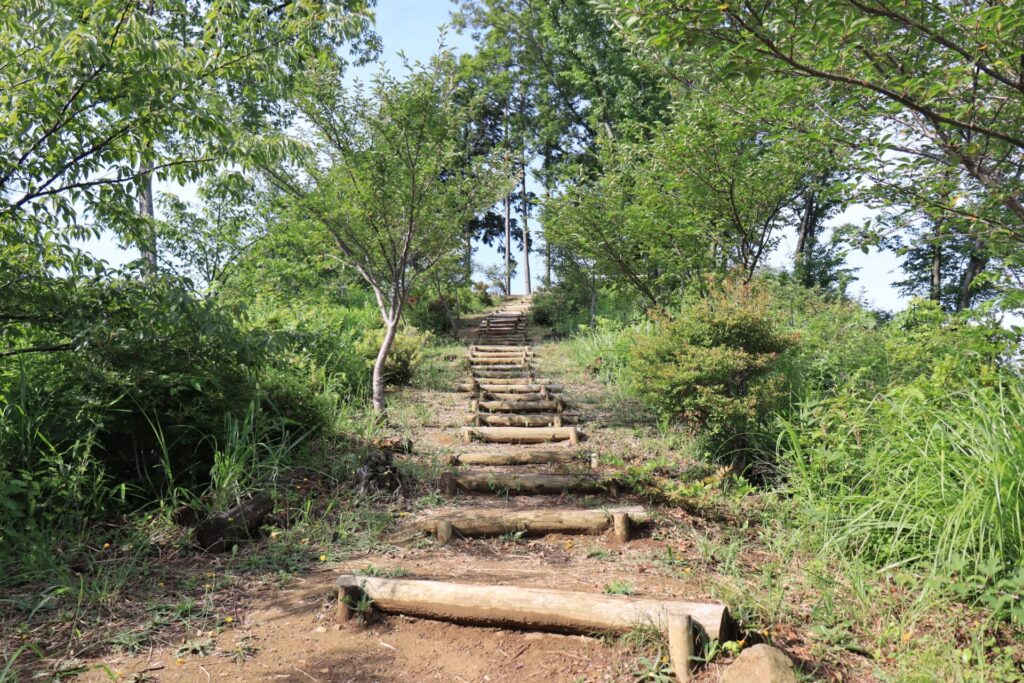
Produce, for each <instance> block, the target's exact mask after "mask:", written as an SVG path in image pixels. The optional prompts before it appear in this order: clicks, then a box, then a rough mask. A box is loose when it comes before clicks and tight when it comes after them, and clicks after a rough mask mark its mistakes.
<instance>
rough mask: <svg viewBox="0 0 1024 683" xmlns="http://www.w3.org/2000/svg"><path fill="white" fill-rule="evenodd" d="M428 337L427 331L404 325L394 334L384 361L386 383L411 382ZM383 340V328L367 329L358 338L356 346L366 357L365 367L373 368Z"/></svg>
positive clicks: (404, 383)
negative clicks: (360, 338) (359, 338)
mask: <svg viewBox="0 0 1024 683" xmlns="http://www.w3.org/2000/svg"><path fill="white" fill-rule="evenodd" d="M429 339H430V333H429V332H421V331H420V330H418V329H416V328H415V327H412V326H411V325H405V326H403V327H402V328H401V329H399V330H398V333H397V334H396V335H395V341H394V344H392V346H391V352H390V353H389V354H388V358H387V361H385V363H384V381H385V382H386V383H388V384H392V385H397V386H404V385H407V384H409V383H411V382H412V378H413V375H414V374H415V372H416V367H417V365H418V364H419V362H420V359H421V356H422V352H423V347H424V346H425V345H426V344H427V343H428V341H429ZM383 341H384V330H383V329H379V330H367V331H366V332H365V333H364V334H363V338H362V340H360V342H359V345H358V348H359V350H360V352H361V353H362V355H363V357H364V358H365V359H366V361H365V362H366V366H367V368H369V369H371V370H372V368H373V363H374V361H375V360H376V358H377V352H378V351H379V350H380V345H381V342H383Z"/></svg>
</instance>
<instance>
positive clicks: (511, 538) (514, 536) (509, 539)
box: [498, 529, 526, 544]
mask: <svg viewBox="0 0 1024 683" xmlns="http://www.w3.org/2000/svg"><path fill="white" fill-rule="evenodd" d="M525 536H526V532H525V531H524V530H522V529H518V530H510V531H506V532H505V533H503V534H502V535H501V536H499V537H498V538H499V539H500V540H501V541H503V542H505V543H516V544H519V543H522V542H523V539H524V537H525Z"/></svg>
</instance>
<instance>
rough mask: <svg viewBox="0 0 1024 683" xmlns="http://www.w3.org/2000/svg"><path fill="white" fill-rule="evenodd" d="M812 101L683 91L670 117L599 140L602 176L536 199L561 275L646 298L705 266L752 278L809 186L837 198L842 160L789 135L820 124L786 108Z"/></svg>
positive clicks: (782, 89) (786, 90) (762, 90)
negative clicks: (640, 134) (636, 137)
mask: <svg viewBox="0 0 1024 683" xmlns="http://www.w3.org/2000/svg"><path fill="white" fill-rule="evenodd" d="M814 97H816V95H815V94H814V93H811V92H807V91H805V90H801V89H799V88H798V87H794V86H792V85H791V84H790V85H787V84H785V83H778V82H774V81H771V82H769V81H765V82H761V83H757V84H753V85H749V84H737V83H732V84H724V85H716V86H709V87H705V88H702V89H699V90H693V91H687V96H686V97H680V98H679V99H678V101H677V102H676V105H675V107H674V108H673V114H674V116H673V118H672V120H671V121H670V122H668V123H665V124H662V125H659V126H657V127H654V128H653V129H652V130H651V131H650V135H649V136H647V137H645V138H644V139H643V140H641V141H628V140H627V141H619V140H616V141H611V140H609V141H606V144H605V145H603V146H602V147H601V148H600V152H601V156H600V159H601V163H602V167H603V173H602V174H601V175H599V176H597V177H596V178H580V179H579V181H578V182H577V183H576V184H574V185H569V186H568V187H567V188H566V189H565V191H564V192H563V193H561V194H560V195H559V196H557V197H555V198H553V199H552V200H550V201H548V202H547V203H546V204H545V207H544V225H545V237H546V239H547V240H548V241H549V242H551V243H552V244H554V245H556V246H557V247H558V248H559V249H560V250H561V251H563V252H565V253H566V254H570V255H571V258H566V259H563V263H564V265H567V266H570V267H568V268H566V270H568V271H570V272H572V271H574V270H577V269H579V267H585V269H586V270H589V271H590V273H591V277H592V278H593V277H597V278H600V279H606V280H607V285H606V286H611V287H618V288H623V289H628V290H631V291H633V292H634V293H635V294H636V295H639V296H641V297H643V298H644V299H645V300H646V303H647V304H648V305H656V304H658V303H663V304H667V303H669V302H670V301H671V300H672V297H673V296H675V295H678V294H679V293H680V292H682V291H684V290H685V289H686V288H687V287H690V286H693V285H695V284H697V283H699V282H700V280H701V277H702V276H703V275H705V274H708V273H723V274H724V273H725V272H727V271H729V270H733V269H735V270H739V271H742V272H743V273H744V274H745V275H746V277H747V278H748V279H749V278H751V277H753V275H754V273H755V271H756V270H757V269H758V268H759V267H760V266H762V265H763V263H764V259H765V258H766V256H767V255H768V254H769V253H770V252H771V251H772V250H773V249H774V248H775V246H776V245H777V244H778V242H779V231H780V229H781V228H782V227H783V226H784V225H785V224H787V223H795V222H797V220H798V218H799V216H798V215H797V214H798V209H799V202H798V200H799V199H800V198H801V197H802V196H803V195H804V194H805V193H806V192H807V191H808V189H809V188H811V187H814V188H815V189H816V191H818V192H821V193H824V194H825V195H827V196H835V195H837V194H838V182H837V178H836V177H834V176H835V174H834V173H833V170H834V169H835V168H837V167H841V166H842V164H843V159H842V157H841V156H839V155H838V154H836V153H833V152H832V151H831V150H829V149H827V148H824V147H822V146H820V145H817V144H816V143H814V142H813V141H811V140H808V139H807V138H806V137H805V136H802V135H800V134H798V133H794V132H793V131H794V129H796V130H799V129H803V128H806V127H819V126H825V125H827V122H826V121H821V120H817V119H816V118H815V116H814V115H813V114H812V113H811V110H810V109H804V108H801V107H798V106H793V103H794V102H807V101H809V100H811V99H812V98H814ZM822 177H827V178H830V179H831V180H830V182H829V183H827V184H826V185H825V187H820V185H821V180H820V179H821V178H822ZM581 259H585V261H586V263H582V262H580V260H581ZM573 262H578V263H576V264H574V263H573Z"/></svg>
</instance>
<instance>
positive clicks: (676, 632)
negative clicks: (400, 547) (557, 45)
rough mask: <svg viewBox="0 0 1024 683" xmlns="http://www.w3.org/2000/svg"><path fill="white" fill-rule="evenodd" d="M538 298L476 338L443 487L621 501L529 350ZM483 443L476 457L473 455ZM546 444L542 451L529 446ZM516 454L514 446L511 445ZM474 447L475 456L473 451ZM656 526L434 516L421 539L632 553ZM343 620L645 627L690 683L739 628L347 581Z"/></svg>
mask: <svg viewBox="0 0 1024 683" xmlns="http://www.w3.org/2000/svg"><path fill="white" fill-rule="evenodd" d="M530 303H531V299H530V297H529V296H526V297H521V298H516V299H510V300H508V301H506V302H505V304H504V305H503V306H502V307H501V309H500V310H498V311H496V312H494V313H492V314H490V315H488V316H487V317H485V318H484V319H483V321H482V322H481V323H480V325H479V327H478V329H477V330H476V342H475V343H474V344H473V345H471V346H470V347H469V349H468V352H467V354H466V358H465V360H464V361H463V363H464V366H465V369H466V371H467V373H468V377H467V378H466V380H465V381H464V382H463V383H461V384H460V385H458V386H457V387H456V390H457V391H460V392H462V393H464V394H466V395H467V396H468V403H469V405H468V408H469V412H468V415H467V417H466V425H467V426H465V427H463V428H462V432H461V435H462V443H463V448H464V449H465V450H464V452H460V453H456V454H455V455H453V456H452V457H451V465H452V469H451V470H450V471H448V472H446V473H445V474H444V475H442V477H441V481H440V488H441V490H442V491H443V492H444V494H445V495H446V496H449V497H452V498H455V497H457V496H460V495H463V494H476V495H490V496H494V495H503V496H541V495H557V496H562V497H563V498H564V497H567V496H572V495H576V494H588V495H590V494H597V495H598V496H601V497H603V498H606V499H607V498H611V499H612V500H614V499H616V498H618V496H619V495H620V493H621V491H620V489H621V484H620V482H619V481H617V480H616V479H615V477H612V476H608V475H606V474H602V473H601V472H600V468H599V467H598V461H597V458H596V457H595V456H590V455H587V454H586V453H584V452H583V451H581V450H580V449H579V448H578V446H579V444H580V442H581V440H582V434H581V431H580V423H581V422H582V416H581V415H580V414H579V413H577V412H575V411H574V410H573V407H572V402H571V400H570V399H569V398H567V397H566V396H565V394H564V392H563V387H561V386H560V385H558V384H555V383H554V382H551V381H550V380H548V379H545V378H543V377H542V376H540V375H539V374H538V367H537V361H538V358H537V354H536V352H535V350H534V349H533V347H532V346H531V345H530V337H529V334H528V332H529V330H528V314H529V309H530ZM477 443H480V444H481V446H478V447H477V448H476V449H473V447H474V446H475V445H476V444H477ZM534 444H542V446H541V447H539V448H531V445H534ZM506 445H511V447H509V446H506ZM471 449H472V450H471ZM648 521H649V514H648V512H647V510H645V509H644V508H643V507H642V506H639V505H612V506H605V507H575V506H573V507H567V506H562V505H559V506H557V507H537V506H530V507H528V508H526V509H523V508H522V507H514V506H508V507H507V508H498V509H494V508H488V509H483V508H473V507H466V508H464V509H460V510H458V511H455V512H449V513H445V514H438V515H434V516H430V517H427V518H425V519H423V520H421V521H420V522H419V524H420V528H421V530H422V531H423V532H424V533H428V534H431V535H434V536H435V537H436V539H437V540H438V542H439V543H441V544H446V543H448V542H450V541H452V540H453V539H458V538H464V537H471V536H498V535H502V534H509V533H514V534H517V535H533V536H537V535H544V534H550V533H560V534H601V533H606V532H610V533H612V534H614V537H615V539H616V540H617V541H618V542H620V543H628V542H629V541H630V539H631V537H632V535H633V533H634V531H635V530H636V529H637V528H638V527H640V526H642V525H644V524H646V523H647V522H648ZM337 588H338V592H339V616H340V618H342V619H347V618H348V617H349V616H350V615H351V611H352V606H353V605H355V604H357V603H358V602H359V601H363V604H365V601H366V600H367V599H369V601H370V602H371V604H372V605H373V606H374V608H375V609H379V610H381V611H384V612H391V613H400V614H407V615H412V616H420V617H426V618H433V619H445V620H451V621H457V622H460V623H470V624H486V625H498V626H510V627H514V628H520V629H541V630H556V631H567V632H584V633H587V632H595V631H612V632H615V631H618V632H622V631H626V630H629V629H631V628H634V627H636V626H637V625H638V624H643V625H654V626H656V627H657V628H660V629H662V630H663V631H664V632H665V633H666V635H667V636H668V640H669V650H670V656H671V658H672V663H673V669H674V670H675V671H676V677H677V679H678V680H680V681H687V680H689V663H690V656H691V655H692V653H693V652H694V645H695V642H697V640H698V639H699V637H700V636H701V635H703V636H705V637H709V638H722V637H723V636H725V635H727V632H728V631H729V630H730V629H731V620H730V618H729V613H728V610H727V609H726V608H725V606H724V605H720V604H713V603H691V602H679V601H664V600H650V599H639V598H631V597H626V596H608V595H603V594H591V593H577V592H566V591H554V590H542V589H536V588H525V587H514V586H481V585H475V584H457V583H445V582H438V581H425V580H420V579H382V578H375V577H362V576H352V575H344V576H342V577H341V578H340V579H339V580H338V583H337Z"/></svg>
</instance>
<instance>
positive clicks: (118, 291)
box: [0, 271, 480, 586]
mask: <svg viewBox="0 0 1024 683" xmlns="http://www.w3.org/2000/svg"><path fill="white" fill-rule="evenodd" d="M275 275H276V276H277V277H278V279H284V278H285V277H286V275H287V273H286V272H285V273H284V274H282V273H281V272H280V271H278V272H277V273H275ZM267 280H272V278H268V277H266V275H265V274H264V275H257V274H255V273H254V274H252V275H251V276H250V277H249V278H245V277H241V276H240V277H239V279H238V280H237V282H235V283H233V284H232V286H231V287H230V288H225V289H224V290H222V291H217V292H211V293H209V294H207V295H205V296H195V295H194V294H193V293H192V292H190V291H189V290H188V289H186V288H185V287H184V286H183V283H182V282H180V281H176V280H174V279H171V278H148V279H146V278H144V279H132V278H111V279H109V280H103V281H95V282H84V281H83V282H81V283H79V284H78V285H77V287H78V290H79V291H78V292H77V295H78V296H79V298H81V299H96V300H103V301H105V302H106V303H105V304H104V306H103V308H104V310H105V311H106V312H105V314H104V315H105V316H106V319H105V320H104V321H102V325H100V326H98V328H97V331H96V333H95V334H94V335H92V336H90V337H89V338H86V339H83V340H81V341H80V343H79V345H78V346H77V347H76V348H74V349H73V350H68V351H64V352H59V353H38V354H24V355H21V356H16V357H14V358H10V359H5V361H4V363H3V364H2V365H0V467H2V469H3V471H4V472H5V473H7V474H8V476H6V477H5V478H4V479H3V481H2V482H0V505H2V508H3V514H2V515H0V563H2V564H3V566H4V568H5V572H4V576H3V577H2V578H0V582H2V584H3V585H7V586H11V585H17V584H19V583H21V582H23V581H31V580H33V579H34V578H35V577H39V576H44V575H49V576H53V575H55V574H60V573H61V572H64V571H67V570H68V568H69V567H71V566H73V565H76V564H77V563H79V560H80V559H81V556H82V555H83V554H84V555H85V556H88V555H89V553H90V548H91V547H92V546H94V545H95V543H96V540H95V534H94V530H95V528H96V525H97V524H99V525H103V524H107V523H117V521H118V520H122V519H124V518H125V516H126V515H137V514H146V515H153V514H155V515H163V516H167V515H169V514H170V513H171V512H173V510H175V509H176V508H178V507H179V506H181V505H184V504H189V505H192V506H194V507H197V508H200V509H202V510H209V511H214V510H220V509H224V507H225V506H228V505H230V504H233V502H237V501H238V500H239V499H240V498H241V497H243V496H244V495H246V494H247V493H248V492H250V491H252V490H259V489H266V488H274V487H276V486H280V485H281V481H283V479H284V477H285V475H286V473H287V472H289V471H292V470H294V469H295V468H297V467H309V466H311V464H312V463H316V462H322V458H321V455H322V453H323V452H336V451H350V452H353V453H357V452H358V449H356V450H353V449H352V447H351V444H352V440H353V439H356V440H357V441H358V440H362V441H366V440H367V439H370V438H372V437H374V436H376V435H379V434H380V433H381V430H382V426H381V425H379V424H377V423H376V422H375V421H374V420H373V419H372V417H371V416H369V415H368V414H367V412H366V411H367V408H366V403H367V401H366V399H367V396H368V388H369V374H370V369H371V366H372V361H373V358H374V357H375V356H376V354H377V350H378V348H379V345H380V337H381V335H382V334H383V332H382V324H381V318H380V315H379V313H378V311H377V308H376V305H375V304H374V303H373V300H372V296H371V295H370V294H369V293H368V292H366V291H365V290H364V289H362V288H361V287H358V286H352V285H351V284H348V285H343V286H340V287H339V285H338V283H337V282H336V280H335V281H330V282H327V283H326V284H324V283H314V284H311V283H308V282H301V283H293V286H292V287H288V286H282V283H281V282H273V281H271V282H269V283H268V282H267ZM296 285H297V286H296ZM281 292H294V293H293V294H287V295H284V294H281ZM463 294H464V296H463V298H462V302H461V306H462V308H461V311H460V309H458V308H454V309H449V307H448V303H447V302H446V306H445V310H446V311H449V312H448V313H447V315H448V316H451V315H454V316H457V315H459V313H460V312H464V311H465V310H467V309H468V308H470V307H473V306H479V305H480V299H479V297H477V296H475V295H473V294H471V293H469V292H468V290H467V292H464V293H463ZM242 301H245V302H247V303H246V304H245V305H244V306H243V305H242V303H241V302H242ZM112 302H117V303H118V305H117V306H114V305H113V304H112ZM432 306H435V307H436V302H435V301H433V300H432V299H430V298H426V299H424V301H423V302H422V304H421V305H413V306H411V310H410V313H409V316H408V318H409V320H410V323H409V324H407V325H405V326H404V327H403V328H402V330H401V332H400V333H399V336H398V338H397V340H396V343H395V346H394V348H393V349H392V351H391V354H390V356H389V358H388V363H387V366H386V368H385V372H386V379H387V381H388V382H389V384H391V385H402V384H408V383H409V382H410V381H412V378H413V375H414V372H415V369H416V367H417V365H418V363H419V359H420V356H421V354H422V353H423V350H424V348H426V347H428V346H429V345H430V344H431V343H432V341H431V340H432V338H433V336H432V333H431V332H430V331H427V330H423V331H421V330H419V329H418V328H417V327H416V325H415V324H414V323H416V322H420V323H424V324H431V323H435V324H437V325H438V328H439V329H438V330H437V332H438V333H443V332H444V330H445V329H446V326H447V324H448V321H447V316H446V317H441V318H439V317H438V316H437V315H433V314H432V312H431V307H432ZM435 312H436V311H435ZM342 461H343V462H342V463H341V465H339V466H338V467H333V468H332V474H331V476H332V477H334V478H336V479H340V480H345V479H346V478H347V479H351V478H353V477H354V476H355V473H356V471H357V470H358V469H359V468H360V467H361V466H362V463H361V462H359V459H358V458H355V457H353V458H348V457H346V458H343V459H342Z"/></svg>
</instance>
